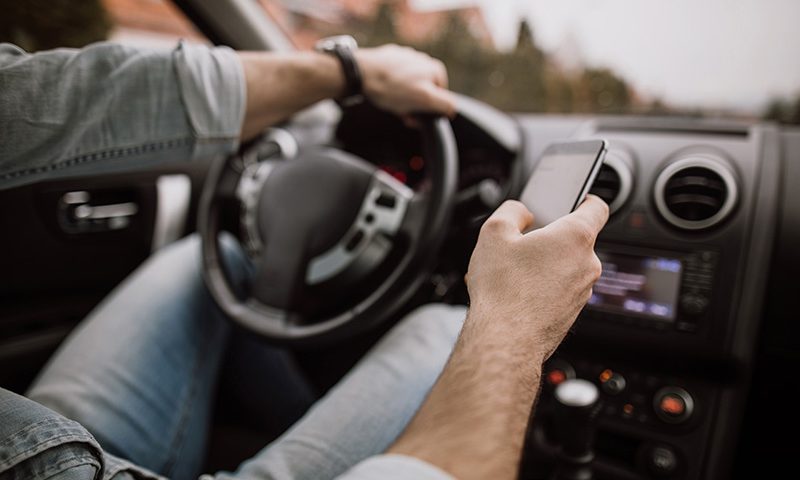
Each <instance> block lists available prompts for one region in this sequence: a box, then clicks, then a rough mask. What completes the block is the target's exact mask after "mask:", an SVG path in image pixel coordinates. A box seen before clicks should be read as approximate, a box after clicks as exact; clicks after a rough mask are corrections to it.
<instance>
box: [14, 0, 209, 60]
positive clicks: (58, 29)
mask: <svg viewBox="0 0 800 480" xmlns="http://www.w3.org/2000/svg"><path fill="white" fill-rule="evenodd" d="M179 39H186V40H188V41H194V42H207V40H206V39H205V37H203V35H202V34H201V33H200V32H199V31H198V30H197V29H196V28H194V26H193V25H192V23H191V22H190V21H189V20H188V19H187V18H186V17H185V16H184V15H183V13H182V12H181V11H180V10H178V8H177V7H176V6H175V5H173V4H172V2H170V1H168V0H24V1H10V2H4V6H3V14H2V15H0V42H10V43H13V44H16V45H18V46H20V47H22V48H23V49H25V50H27V51H29V52H33V51H37V50H48V49H52V48H58V47H76V48H79V47H83V46H85V45H88V44H90V43H93V42H99V41H103V40H113V41H117V42H121V43H127V44H134V45H141V46H151V47H172V46H174V45H175V44H176V43H177V41H178V40H179Z"/></svg>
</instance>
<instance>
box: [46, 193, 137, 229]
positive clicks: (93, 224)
mask: <svg viewBox="0 0 800 480" xmlns="http://www.w3.org/2000/svg"><path fill="white" fill-rule="evenodd" d="M90 200H91V195H90V194H89V192H87V191H83V190H80V191H75V192H67V193H65V194H64V195H63V196H62V197H61V202H59V223H60V224H61V227H62V228H63V229H64V230H65V231H66V232H68V233H88V232H102V231H108V230H121V229H123V228H126V227H128V225H130V222H131V218H132V217H133V216H135V215H136V214H137V213H138V212H139V205H138V204H137V203H136V202H121V203H107V204H92V203H90Z"/></svg>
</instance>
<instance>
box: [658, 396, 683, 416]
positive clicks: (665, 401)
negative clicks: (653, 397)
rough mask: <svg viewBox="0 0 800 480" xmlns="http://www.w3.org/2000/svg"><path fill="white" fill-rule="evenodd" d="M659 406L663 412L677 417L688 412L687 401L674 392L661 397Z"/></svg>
mask: <svg viewBox="0 0 800 480" xmlns="http://www.w3.org/2000/svg"><path fill="white" fill-rule="evenodd" d="M659 406H660V407H661V411H662V412H664V413H666V414H667V415H672V416H675V417H680V416H681V415H683V414H684V413H685V412H686V402H684V401H683V399H682V398H681V397H679V396H677V395H673V394H667V395H664V396H663V397H661V403H660V404H659Z"/></svg>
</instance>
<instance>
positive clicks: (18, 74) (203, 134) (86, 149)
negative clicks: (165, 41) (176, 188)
mask: <svg viewBox="0 0 800 480" xmlns="http://www.w3.org/2000/svg"><path fill="white" fill-rule="evenodd" d="M245 95H246V91H245V82H244V73H243V71H242V66H241V63H240V62H239V59H238V56H237V55H236V53H235V52H234V51H233V50H231V49H229V48H225V47H218V48H209V47H206V46H201V45H192V44H189V43H181V44H179V45H178V47H177V48H176V49H174V50H172V51H170V50H168V49H161V50H158V49H152V48H137V47H132V46H127V45H119V44H114V43H96V44H93V45H90V46H88V47H86V48H83V49H80V50H75V49H57V50H51V51H45V52H39V53H35V54H28V53H26V52H24V51H23V50H21V49H20V48H18V47H16V46H14V45H11V44H7V43H3V44H0V189H1V188H8V187H13V186H18V185H23V184H27V183H31V182H35V181H39V180H45V179H53V178H65V177H72V176H87V175H92V174H97V173H110V172H124V171H132V170H136V169H141V168H146V167H148V166H153V165H156V164H161V163H166V162H176V161H188V160H192V159H198V158H208V157H210V156H214V155H218V154H226V153H229V152H232V151H235V149H236V148H237V146H238V138H239V132H240V131H241V127H242V121H243V118H244V112H245Z"/></svg>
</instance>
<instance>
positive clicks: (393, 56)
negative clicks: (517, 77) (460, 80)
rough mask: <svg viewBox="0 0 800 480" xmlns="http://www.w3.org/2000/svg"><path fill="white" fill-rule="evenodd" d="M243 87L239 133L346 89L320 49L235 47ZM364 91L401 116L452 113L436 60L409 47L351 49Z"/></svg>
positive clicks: (254, 131) (338, 68) (335, 64)
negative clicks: (281, 50)
mask: <svg viewBox="0 0 800 480" xmlns="http://www.w3.org/2000/svg"><path fill="white" fill-rule="evenodd" d="M238 55H239V58H240V60H241V63H242V70H243V73H244V79H245V84H246V89H247V98H246V102H245V103H246V104H245V116H244V122H243V124H242V138H243V139H245V140H247V139H250V138H253V137H255V136H256V135H258V134H259V133H261V132H262V131H264V129H265V128H267V127H269V126H270V125H273V124H275V123H278V122H280V121H282V120H285V119H287V118H289V117H291V116H292V115H293V114H294V113H296V112H298V111H300V110H302V109H303V108H306V107H308V106H310V105H312V104H314V103H316V102H318V101H320V100H324V99H327V98H339V97H341V96H342V94H343V93H344V92H345V90H346V81H345V75H344V71H343V69H342V65H341V64H340V62H339V61H338V60H337V59H336V58H334V57H333V56H332V55H327V54H324V53H318V52H292V53H274V52H238ZM354 56H355V59H356V63H357V66H358V69H359V70H360V72H361V77H362V84H363V85H362V86H363V89H362V90H363V93H364V95H365V96H366V97H367V98H368V99H369V100H370V101H371V102H372V103H374V104H375V105H377V106H378V107H380V108H382V109H384V110H387V111H389V112H392V113H394V114H397V115H401V116H404V117H405V118H406V119H408V115H410V114H411V113H416V112H427V113H435V114H440V115H446V116H450V117H452V116H453V115H454V114H455V100H454V98H453V95H452V94H450V92H449V91H448V90H447V71H446V70H445V67H444V64H443V63H442V62H440V61H439V60H436V59H434V58H431V57H430V56H428V55H426V54H424V53H421V52H418V51H416V50H414V49H412V48H408V47H400V46H397V45H385V46H382V47H378V48H363V49H359V50H357V51H355V52H354Z"/></svg>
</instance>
